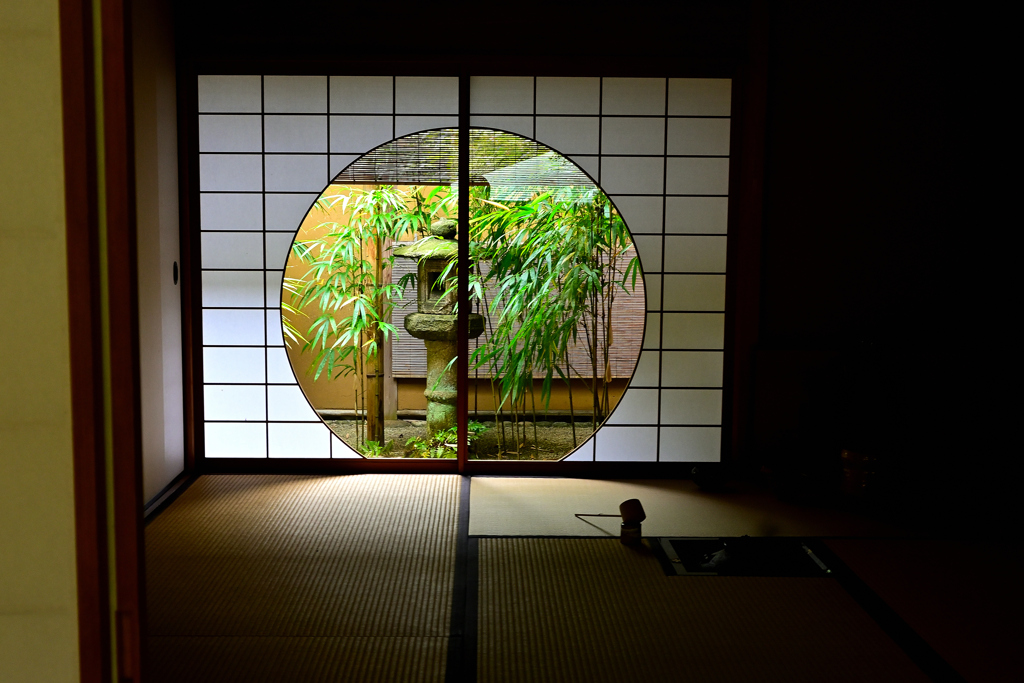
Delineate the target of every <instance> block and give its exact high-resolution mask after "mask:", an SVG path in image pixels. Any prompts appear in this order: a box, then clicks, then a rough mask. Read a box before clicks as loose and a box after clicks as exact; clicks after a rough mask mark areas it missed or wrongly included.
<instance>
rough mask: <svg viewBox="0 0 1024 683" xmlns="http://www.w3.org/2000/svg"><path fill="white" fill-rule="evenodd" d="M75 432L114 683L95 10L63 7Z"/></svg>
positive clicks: (90, 632) (78, 546)
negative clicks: (97, 186) (101, 292)
mask: <svg viewBox="0 0 1024 683" xmlns="http://www.w3.org/2000/svg"><path fill="white" fill-rule="evenodd" d="M59 11H60V43H61V95H62V106H63V124H64V199H65V221H66V240H67V269H68V323H69V325H68V327H69V333H70V341H71V344H70V364H71V425H72V427H71V428H72V448H73V456H72V457H73V459H74V489H75V558H76V573H77V588H78V662H79V669H78V670H79V677H80V680H81V681H82V682H83V683H100V682H101V681H103V682H106V681H109V680H110V675H111V662H110V653H111V649H110V595H109V582H110V577H109V571H108V566H107V510H106V476H105V454H104V429H103V408H102V406H103V363H102V358H101V348H102V346H101V344H102V342H101V338H102V337H101V324H102V323H101V319H100V273H99V208H98V201H97V200H98V194H97V189H96V169H97V166H96V164H97V154H96V152H97V150H96V116H95V111H96V103H95V99H94V97H93V94H94V91H95V90H94V89H95V79H94V62H93V33H92V32H93V24H92V5H91V3H89V2H85V1H84V0H61V1H60V7H59Z"/></svg>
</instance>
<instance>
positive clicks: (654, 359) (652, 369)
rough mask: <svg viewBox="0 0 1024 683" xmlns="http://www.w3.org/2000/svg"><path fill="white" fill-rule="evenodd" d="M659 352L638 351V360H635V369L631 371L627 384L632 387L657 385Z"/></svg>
mask: <svg viewBox="0 0 1024 683" xmlns="http://www.w3.org/2000/svg"><path fill="white" fill-rule="evenodd" d="M660 358H661V354H660V353H659V352H657V351H642V352H640V360H639V361H637V364H636V371H634V372H633V379H632V380H630V382H629V386H630V387H631V388H632V387H656V386H658V364H659V362H660Z"/></svg>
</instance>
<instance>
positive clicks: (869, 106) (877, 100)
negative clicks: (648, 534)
mask: <svg viewBox="0 0 1024 683" xmlns="http://www.w3.org/2000/svg"><path fill="white" fill-rule="evenodd" d="M178 7H179V17H178V36H179V38H178V41H179V56H185V57H186V58H196V59H200V60H201V59H202V58H204V57H207V58H208V57H216V58H220V59H228V60H232V61H233V62H234V63H235V64H236V65H237V67H236V68H238V69H242V70H244V68H245V63H246V62H247V61H249V62H251V60H253V59H268V58H269V59H279V60H284V61H285V62H291V63H293V64H301V63H302V62H303V61H306V60H322V59H329V60H332V61H334V62H335V63H337V64H344V63H355V62H359V61H365V60H371V61H372V60H374V59H386V60H389V61H390V60H399V61H403V62H405V63H407V64H408V65H409V66H410V73H413V72H415V69H416V68H417V66H416V65H422V64H423V63H424V62H436V61H437V60H444V59H445V58H446V57H453V58H456V57H464V56H466V55H470V56H473V55H478V56H480V57H481V58H486V59H488V60H489V61H490V60H493V58H499V59H506V60H507V62H508V63H509V64H511V65H513V66H512V67H510V68H513V69H514V64H515V63H516V61H517V60H519V61H521V60H522V59H524V58H525V59H528V60H544V59H547V58H552V63H558V64H564V65H565V71H566V72H571V71H572V70H573V68H574V65H576V64H587V63H593V60H595V59H599V60H601V61H602V63H603V64H606V65H607V66H608V68H609V69H611V70H614V68H615V64H616V58H617V57H618V56H622V57H628V59H629V61H630V62H631V63H634V64H635V63H637V62H639V63H647V64H649V65H650V66H651V69H652V70H657V69H659V68H661V69H673V68H678V66H679V65H690V66H697V67H698V68H701V67H702V65H703V67H705V68H706V67H708V65H711V70H712V72H713V69H714V67H713V65H714V64H716V63H720V62H721V60H723V59H724V60H726V61H740V62H743V61H744V60H746V59H747V54H748V45H749V39H748V32H749V22H750V16H751V3H749V2H700V3H692V2H691V3H681V2H675V3H665V4H663V5H658V4H655V5H650V4H648V5H643V6H642V7H641V6H630V5H619V6H617V8H616V9H615V10H614V11H613V10H611V9H609V10H602V11H598V10H596V9H594V6H590V7H581V6H572V5H563V4H557V3H547V4H540V3H516V4H508V3H505V4H500V5H479V6H473V7H472V8H471V9H470V10H469V11H468V13H467V14H466V15H460V14H459V13H458V12H459V10H458V8H457V7H456V6H454V5H452V6H445V7H444V8H443V9H439V8H431V7H428V6H425V5H423V4H422V3H418V4H415V5H413V4H405V3H373V4H371V5H370V6H361V7H354V6H352V5H350V4H342V3H324V2H305V3H290V4H288V5H277V6H275V8H274V10H273V11H269V12H254V11H252V10H251V5H244V4H241V3H222V2H216V1H215V0H207V1H205V2H202V3H185V4H181V5H179V6H178ZM767 8H768V15H769V48H768V51H767V56H766V57H765V58H766V59H767V61H768V65H767V66H768V102H767V120H766V131H765V142H766V158H765V176H764V181H765V195H764V196H765V206H764V212H763V236H762V239H763V243H762V251H761V283H762V284H761V290H760V316H759V321H758V324H759V331H760V332H759V342H758V344H757V347H756V351H755V354H754V355H755V358H754V367H755V373H754V375H753V377H752V378H751V381H750V383H749V384H747V385H745V386H743V387H741V390H742V391H747V392H751V395H752V396H753V398H754V400H753V406H752V414H751V415H750V416H749V423H748V424H746V425H745V427H746V429H747V431H748V434H749V438H747V439H746V443H747V444H748V446H747V448H746V450H745V452H743V453H739V454H737V457H738V460H737V462H738V463H739V464H742V465H744V466H745V467H744V469H745V470H746V471H747V472H757V471H758V470H759V468H760V467H761V466H762V465H767V466H768V467H769V468H771V469H772V470H773V472H774V473H775V475H776V476H785V475H787V474H794V473H795V474H798V475H801V476H804V475H806V478H809V480H810V481H812V482H813V486H816V487H818V488H819V489H822V490H824V489H827V488H829V487H834V486H835V485H836V482H837V479H836V478H837V477H838V476H839V474H840V461H839V457H838V453H839V450H840V449H841V448H852V449H858V450H861V451H863V452H867V453H871V454H873V455H875V456H877V457H878V458H879V459H880V462H881V463H882V464H883V466H884V468H885V469H887V470H888V480H889V482H890V486H889V487H888V490H887V492H886V493H887V495H886V498H887V500H888V501H889V503H890V504H892V505H895V506H896V507H897V508H899V510H898V511H899V512H902V513H903V514H906V515H909V516H910V517H912V518H916V519H918V520H925V521H926V522H928V523H932V522H934V524H933V525H932V527H933V528H939V527H943V526H946V527H948V526H949V525H951V524H952V525H958V524H960V525H962V524H963V523H965V520H966V524H968V525H970V524H972V523H973V521H977V520H979V519H982V520H987V521H986V523H988V522H990V521H991V520H992V519H994V518H995V517H997V516H998V515H999V514H1002V512H1004V510H1003V508H1002V507H1000V505H999V504H998V503H997V501H998V500H999V496H1000V495H1001V494H1002V493H1004V492H1005V491H1008V490H1009V489H1008V486H1009V484H1008V483H1007V482H1010V481H1012V480H1013V479H1014V477H1015V475H1016V471H1017V465H1016V462H1015V459H1014V458H1011V457H1009V456H1004V455H1002V454H1001V453H1002V452H1001V451H1000V452H998V453H997V452H993V451H992V450H991V449H992V447H993V445H994V444H995V441H994V439H993V438H992V434H993V433H994V432H995V431H997V430H995V429H993V424H992V422H993V417H992V416H993V415H994V414H996V413H997V412H998V410H997V406H996V404H995V401H994V400H993V399H992V398H991V396H992V391H990V389H989V387H990V386H991V383H990V382H986V381H984V376H985V374H986V372H987V370H986V368H988V367H989V366H990V365H991V363H990V362H989V363H988V364H986V361H985V359H984V358H983V356H984V355H985V351H984V348H985V345H986V344H987V343H988V341H989V340H988V338H987V337H988V335H990V332H988V331H987V330H988V329H989V327H988V326H987V321H986V320H984V316H985V315H986V313H985V312H983V310H982V309H980V308H979V305H980V303H981V300H980V299H979V292H978V289H977V286H976V285H972V282H973V276H972V275H971V273H972V269H971V268H970V267H968V264H966V263H964V259H965V253H968V252H970V251H971V249H970V245H969V244H967V243H966V242H967V241H969V240H966V241H965V240H964V239H963V234H964V231H963V226H960V225H956V221H957V220H958V218H957V216H958V211H957V205H958V204H959V203H961V202H962V199H963V193H964V183H963V176H964V175H965V174H964V171H963V169H962V168H957V167H956V166H955V163H956V162H955V161H954V159H955V153H956V152H958V151H960V148H961V146H962V144H961V141H962V138H963V137H964V136H963V135H962V133H961V132H960V131H961V129H962V126H963V121H962V118H961V113H962V111H963V109H964V107H965V104H966V103H965V98H966V97H967V93H968V92H969V87H968V80H969V79H968V78H967V76H969V75H970V74H966V73H965V72H964V71H963V69H962V67H961V65H959V64H957V63H956V59H957V58H956V57H954V55H955V54H957V50H956V49H954V48H953V46H955V45H958V44H959V43H958V41H957V40H956V39H955V37H956V36H957V35H960V36H963V35H964V34H965V33H966V32H967V31H966V29H959V30H957V31H954V30H953V28H954V27H955V26H956V23H957V20H958V19H957V17H954V16H939V15H937V14H935V9H934V5H924V4H921V5H917V4H907V3H887V4H883V3H878V4H877V5H871V4H870V3H868V4H865V3H846V4H837V3H798V2H772V3H768V4H767ZM281 69H283V70H285V71H287V69H288V67H287V65H285V66H282V67H281ZM706 73H707V72H706ZM709 75H710V73H709ZM967 108H969V105H967ZM984 296H985V293H984V292H981V297H982V298H984ZM989 355H991V354H989ZM989 361H991V359H989ZM993 411H996V412H993ZM953 500H955V501H959V504H957V505H951V504H950V501H953ZM965 503H966V504H965Z"/></svg>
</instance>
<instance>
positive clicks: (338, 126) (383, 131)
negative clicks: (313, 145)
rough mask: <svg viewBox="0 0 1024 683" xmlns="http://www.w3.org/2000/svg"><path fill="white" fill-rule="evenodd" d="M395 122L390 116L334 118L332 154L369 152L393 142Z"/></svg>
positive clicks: (332, 119)
mask: <svg viewBox="0 0 1024 683" xmlns="http://www.w3.org/2000/svg"><path fill="white" fill-rule="evenodd" d="M393 125H394V122H393V121H392V118H391V117H390V116H332V117H331V151H332V152H357V153H360V154H361V153H363V152H368V151H369V150H371V149H373V148H374V147H376V146H377V145H381V144H384V143H385V142H388V141H389V140H391V139H392V138H393V137H394V136H393V134H392V127H393Z"/></svg>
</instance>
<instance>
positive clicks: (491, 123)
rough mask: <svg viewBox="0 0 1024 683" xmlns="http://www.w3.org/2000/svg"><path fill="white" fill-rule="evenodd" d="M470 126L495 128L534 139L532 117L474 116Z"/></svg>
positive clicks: (470, 120)
mask: <svg viewBox="0 0 1024 683" xmlns="http://www.w3.org/2000/svg"><path fill="white" fill-rule="evenodd" d="M469 125H470V126H472V127H474V128H493V129H495V130H503V131H506V132H508V133H516V134H517V135H522V136H523V137H525V138H532V137H533V117H532V116H472V117H470V119H469Z"/></svg>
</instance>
